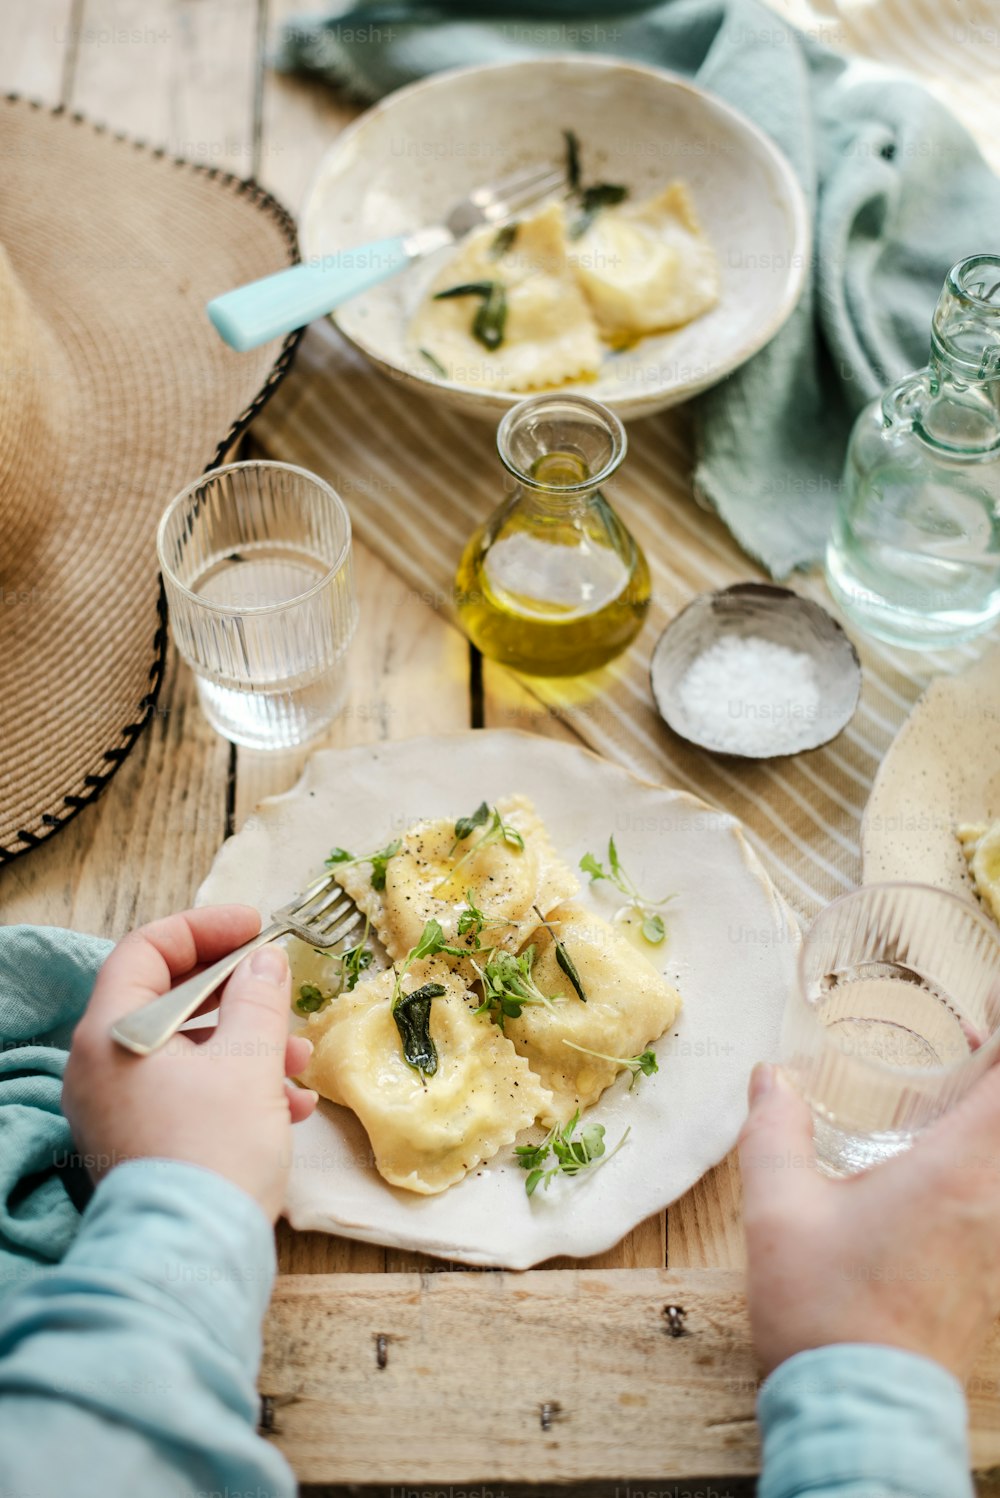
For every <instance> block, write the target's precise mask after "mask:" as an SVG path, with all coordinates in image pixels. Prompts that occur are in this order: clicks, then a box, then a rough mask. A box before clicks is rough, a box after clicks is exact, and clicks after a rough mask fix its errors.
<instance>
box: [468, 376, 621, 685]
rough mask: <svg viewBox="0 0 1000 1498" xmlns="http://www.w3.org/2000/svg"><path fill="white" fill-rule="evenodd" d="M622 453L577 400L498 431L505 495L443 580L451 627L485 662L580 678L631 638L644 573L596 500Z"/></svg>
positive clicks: (603, 421) (593, 405) (604, 419)
mask: <svg viewBox="0 0 1000 1498" xmlns="http://www.w3.org/2000/svg"><path fill="white" fill-rule="evenodd" d="M626 445H627V444H626V438H625V429H624V427H623V426H622V424H621V422H620V421H619V420H618V417H617V416H615V414H614V413H613V412H612V411H609V410H608V409H607V407H605V406H602V405H600V404H599V403H598V402H597V401H593V400H589V399H587V398H586V397H584V396H578V395H539V396H533V397H531V398H530V399H528V400H525V401H521V402H520V404H519V405H517V406H513V407H512V408H511V410H510V411H508V412H507V414H506V416H505V417H504V418H503V420H502V421H501V423H500V427H499V430H498V432H497V449H498V451H499V454H500V461H501V462H502V463H503V465H504V467H505V468H506V469H507V471H508V472H509V473H510V474H511V475H512V476H513V478H514V479H515V481H516V487H515V488H514V491H513V493H511V494H510V495H509V496H508V497H507V499H505V500H504V502H503V504H501V505H500V506H499V508H498V509H497V510H495V511H494V513H493V514H492V515H491V516H490V518H489V519H488V520H487V521H486V523H485V525H483V526H481V527H480V529H479V530H477V531H476V533H475V534H474V535H473V537H472V539H471V540H470V542H469V544H468V546H467V547H466V549H465V552H464V555H463V557H462V560H461V563H460V564H459V569H458V575H457V577H456V579H455V600H456V605H457V608H458V613H459V618H460V620H461V623H462V625H463V627H464V629H465V631H466V633H467V634H468V636H469V638H470V639H471V640H472V641H473V643H474V644H475V645H477V646H478V647H479V649H480V650H481V651H482V653H483V655H485V656H488V657H489V659H490V660H495V661H500V662H501V663H502V664H503V665H505V666H511V667H513V668H514V669H515V670H517V671H523V672H526V673H527V674H529V675H532V676H580V675H583V674H584V673H586V672H588V671H594V670H596V669H597V668H598V667H600V666H603V665H606V664H607V662H608V661H610V660H612V659H613V658H614V657H615V656H616V655H619V654H620V653H621V652H622V651H623V650H624V649H625V648H626V646H627V645H628V644H629V643H630V642H631V641H632V640H633V639H634V638H635V636H636V635H637V634H638V632H639V630H640V629H641V628H642V623H643V620H644V619H645V617H646V613H647V610H648V608H649V600H650V581H649V568H648V566H647V563H646V558H645V557H644V556H643V553H642V550H641V548H640V546H639V545H638V543H637V542H636V540H635V539H634V537H633V536H632V535H631V533H630V532H629V531H628V529H627V528H626V527H625V526H624V525H623V524H622V522H621V520H620V519H619V518H618V516H617V515H616V514H615V512H614V510H613V509H612V508H611V506H610V505H609V503H608V501H607V500H606V499H605V498H604V495H603V493H602V486H603V485H604V484H605V483H606V482H607V481H608V479H609V478H610V477H611V475H612V474H613V473H615V471H616V470H617V469H618V468H619V466H620V465H621V462H622V459H623V458H624V456H625V451H626Z"/></svg>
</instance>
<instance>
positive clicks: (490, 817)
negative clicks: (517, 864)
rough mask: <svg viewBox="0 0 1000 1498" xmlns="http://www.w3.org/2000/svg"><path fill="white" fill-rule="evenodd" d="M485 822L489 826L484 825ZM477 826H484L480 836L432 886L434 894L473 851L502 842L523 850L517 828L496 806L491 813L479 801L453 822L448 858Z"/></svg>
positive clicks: (522, 841)
mask: <svg viewBox="0 0 1000 1498" xmlns="http://www.w3.org/2000/svg"><path fill="white" fill-rule="evenodd" d="M487 822H488V823H489V826H486V823H487ZM477 827H483V828H484V831H483V834H482V836H481V837H477V838H476V841H475V842H474V843H473V844H472V846H471V848H467V849H466V850H465V852H464V853H463V854H462V856H461V858H459V859H458V860H457V862H456V863H455V864H454V866H453V867H452V868H451V869H450V870H449V872H448V873H447V874H446V875H445V877H444V878H443V879H442V880H440V881H439V882H438V883H437V884H436V885H435V886H434V890H433V893H434V894H437V892H438V890H439V889H442V888H443V887H444V886H445V885H446V884H448V883H449V882H450V881H451V880H452V879H453V878H454V877H455V875H456V874H457V873H458V871H459V869H460V868H461V867H462V865H463V864H464V863H465V862H466V860H467V859H469V858H471V857H472V855H473V853H478V852H479V850H480V849H481V848H488V847H489V846H490V844H491V843H498V842H504V843H506V844H507V846H508V847H510V848H516V849H517V850H518V851H519V852H523V851H524V838H523V837H522V836H521V834H520V833H519V832H518V830H517V828H516V827H512V826H511V824H510V822H505V821H504V819H503V817H502V816H501V815H500V813H499V812H498V811H497V809H496V807H494V808H493V811H492V813H491V812H490V808H489V806H488V805H487V803H486V802H485V801H481V802H480V804H479V805H478V806H477V807H476V809H475V811H474V812H473V813H472V815H471V816H468V817H459V819H458V821H457V822H456V823H455V841H454V842H453V843H452V845H451V847H450V848H449V850H448V857H449V858H451V857H452V856H453V854H454V852H455V849H456V848H457V847H458V845H459V843H464V842H466V841H467V840H468V839H469V838H470V837H471V836H472V834H473V832H475V830H476V828H477Z"/></svg>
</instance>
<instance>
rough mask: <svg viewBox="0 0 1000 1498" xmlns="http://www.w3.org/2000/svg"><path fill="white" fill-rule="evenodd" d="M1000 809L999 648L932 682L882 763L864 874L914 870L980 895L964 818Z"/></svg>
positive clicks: (917, 876)
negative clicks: (969, 863)
mask: <svg viewBox="0 0 1000 1498" xmlns="http://www.w3.org/2000/svg"><path fill="white" fill-rule="evenodd" d="M995 817H1000V648H994V649H992V650H990V651H988V652H987V654H986V655H984V656H982V657H981V658H980V659H979V660H978V661H976V663H975V664H974V665H973V666H970V667H969V668H968V669H967V670H966V671H963V672H962V673H961V675H959V676H938V677H935V679H934V680H933V681H932V682H931V684H930V686H929V687H928V688H927V691H926V692H925V693H924V694H923V696H922V697H921V698H920V701H919V702H918V703H917V704H916V706H915V707H914V709H913V711H912V712H911V713H910V716H909V717H908V718H907V720H906V722H905V723H904V724H903V726H902V728H901V729H900V730H899V733H898V734H897V735H896V737H895V739H894V740H893V742H892V744H891V745H890V747H889V752H888V754H887V755H886V757H885V759H884V760H883V761H882V763H881V765H880V766H879V771H878V774H877V775H876V777H875V784H874V785H873V786H872V792H871V795H870V797H869V798H868V805H867V807H866V809H865V815H864V820H863V822H862V824H861V856H862V867H863V875H862V877H863V882H864V883H865V884H874V883H877V882H878V881H880V880H884V879H904V880H912V881H915V882H917V883H919V884H933V885H939V886H940V887H941V888H942V889H948V890H951V891H952V892H953V893H954V894H957V895H966V896H968V897H969V898H970V899H975V896H974V894H973V892H972V886H971V884H970V882H969V876H968V872H967V869H966V862H965V858H964V856H963V854H962V850H961V848H960V847H959V845H958V841H957V839H956V837H955V826H956V824H957V823H959V822H981V821H992V820H993V818H995Z"/></svg>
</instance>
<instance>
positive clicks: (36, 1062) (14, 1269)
mask: <svg viewBox="0 0 1000 1498" xmlns="http://www.w3.org/2000/svg"><path fill="white" fill-rule="evenodd" d="M111 947H112V943H111V942H109V941H102V940H101V939H100V938H99V937H96V936H81V935H80V934H79V933H78V932H75V931H62V930H60V929H59V928H58V927H54V926H51V927H49V926H4V927H2V928H0V1297H2V1296H4V1295H6V1294H8V1293H9V1292H10V1291H11V1290H14V1289H16V1288H17V1286H18V1285H19V1284H22V1283H24V1281H25V1280H27V1279H30V1278H31V1277H32V1276H33V1275H34V1274H35V1273H37V1271H38V1270H39V1269H40V1268H42V1267H44V1266H45V1265H46V1264H52V1263H56V1262H58V1260H59V1259H61V1258H62V1256H63V1254H64V1253H65V1252H66V1250H67V1248H68V1247H69V1245H70V1243H71V1242H72V1240H73V1236H74V1234H75V1232H76V1229H77V1224H78V1222H79V1217H80V1214H79V1211H78V1209H77V1207H76V1206H75V1205H74V1201H73V1196H72V1195H71V1190H73V1189H74V1182H82V1181H83V1179H84V1177H83V1173H82V1170H81V1168H80V1163H79V1162H78V1161H76V1160H75V1157H74V1148H73V1141H72V1138H71V1136H70V1132H69V1125H68V1124H67V1122H66V1120H65V1119H64V1118H63V1116H62V1113H61V1112H60V1106H59V1102H60V1097H61V1094H62V1075H63V1068H64V1067H65V1065H66V1053H67V1050H68V1047H69V1042H70V1038H71V1036H72V1034H73V1027H74V1025H75V1024H76V1022H77V1020H78V1019H79V1017H80V1015H81V1014H82V1013H83V1010H84V1008H85V1007H86V1004H87V1000H88V998H89V997H90V992H91V989H92V988H93V986H94V979H95V978H96V976H97V973H98V969H99V968H100V966H101V964H102V963H103V961H104V959H105V957H106V956H107V955H108V953H109V952H110V951H111Z"/></svg>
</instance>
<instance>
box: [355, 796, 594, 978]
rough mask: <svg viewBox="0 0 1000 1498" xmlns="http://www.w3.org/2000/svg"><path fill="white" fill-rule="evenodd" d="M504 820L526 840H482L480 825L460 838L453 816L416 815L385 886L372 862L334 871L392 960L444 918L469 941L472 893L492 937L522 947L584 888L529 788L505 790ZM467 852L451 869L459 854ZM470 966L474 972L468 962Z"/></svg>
mask: <svg viewBox="0 0 1000 1498" xmlns="http://www.w3.org/2000/svg"><path fill="white" fill-rule="evenodd" d="M496 810H497V811H498V812H499V813H500V816H501V817H502V818H503V820H504V822H505V823H507V824H508V825H509V826H511V827H512V828H514V829H515V830H516V831H517V832H519V833H520V834H521V837H522V838H523V840H524V848H523V849H519V848H516V847H513V846H511V845H510V844H509V843H508V842H506V841H504V840H503V839H500V840H499V841H496V842H492V843H487V844H486V845H485V846H484V847H483V848H482V850H481V851H477V849H476V845H477V843H478V842H479V841H480V840H481V836H482V834H481V831H479V830H477V831H475V832H473V834H472V836H471V837H470V838H468V839H467V840H466V841H464V842H462V843H460V844H459V845H458V846H457V848H456V846H455V822H454V819H451V820H447V819H444V818H439V819H437V820H431V821H424V822H416V823H415V824H414V825H413V826H412V827H410V828H409V829H408V830H407V831H406V832H405V833H404V834H403V836H402V838H401V847H400V850H399V852H398V853H397V854H396V855H395V856H394V857H393V858H391V859H390V860H389V863H388V865H387V867H386V876H385V889H384V890H382V891H378V890H373V889H372V887H371V879H370V877H369V870H368V868H367V866H366V865H355V866H353V867H350V868H345V869H343V870H342V871H336V870H335V873H336V877H337V879H338V881H339V882H340V884H341V887H342V888H343V889H345V890H346V891H347V893H348V894H349V895H350V896H351V898H352V899H353V900H354V901H355V903H356V904H357V905H358V907H359V908H360V909H361V910H363V911H364V913H365V914H366V915H370V916H371V920H372V925H373V926H374V927H375V930H376V932H377V933H378V936H379V940H380V941H381V942H382V945H383V946H384V947H385V949H386V951H387V952H388V954H389V956H390V957H391V958H392V959H393V961H394V962H400V961H402V959H403V958H404V957H405V956H406V954H407V952H408V951H409V950H410V948H411V947H413V946H415V945H416V943H417V941H418V940H419V939H420V933H421V931H422V930H423V928H424V924H425V923H426V922H427V921H429V920H436V921H440V923H441V926H442V928H443V930H444V932H445V934H446V936H447V937H448V939H449V941H450V942H452V943H458V944H460V945H462V944H464V945H467V946H469V947H470V949H471V947H472V946H473V945H474V941H473V939H472V938H471V937H469V938H466V939H465V940H464V942H463V938H462V937H461V936H460V935H459V933H458V920H459V914H460V912H461V910H462V909H463V907H464V906H465V904H466V899H467V896H468V895H469V894H470V893H471V895H472V897H473V899H474V900H475V903H476V905H477V906H478V907H479V908H480V909H481V910H482V911H483V914H484V915H486V916H487V917H488V918H489V919H490V921H491V922H499V923H500V924H497V925H493V924H491V926H490V942H491V944H494V945H497V946H502V947H506V948H508V949H516V948H517V947H518V946H520V945H521V943H522V942H523V941H524V939H525V937H526V936H528V935H529V934H530V932H531V931H533V930H534V929H535V927H536V926H537V925H538V917H537V915H536V914H535V908H536V907H537V908H538V909H539V910H541V911H542V913H543V914H544V913H545V911H547V910H550V909H551V908H552V906H553V905H557V904H558V903H559V901H560V900H564V899H566V897H567V896H568V895H572V894H575V893H576V891H577V889H578V888H579V883H578V880H577V878H576V875H575V874H574V873H573V872H572V871H571V870H570V869H568V868H567V867H566V865H565V864H564V863H563V862H562V860H561V859H560V858H559V856H558V854H557V853H556V851H555V849H554V848H553V846H552V843H551V841H550V840H549V835H548V833H547V831H546V830H545V827H544V825H543V824H542V821H541V819H540V817H539V815H538V813H537V812H536V810H535V808H534V806H533V805H532V804H531V802H530V801H529V799H528V797H527V796H505V797H503V798H501V800H499V801H498V802H497V803H496ZM465 853H468V854H469V856H468V857H467V858H466V859H465V861H464V862H463V863H462V865H461V867H460V868H459V869H458V870H457V871H455V872H453V869H454V864H455V861H456V858H457V857H458V856H459V855H461V854H465ZM464 971H465V973H466V975H467V976H469V977H472V976H473V973H474V969H472V968H471V967H470V966H469V965H468V964H467V965H466V966H465V968H464Z"/></svg>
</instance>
